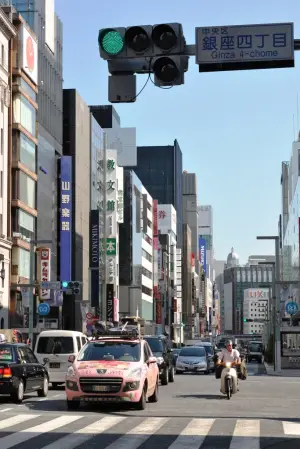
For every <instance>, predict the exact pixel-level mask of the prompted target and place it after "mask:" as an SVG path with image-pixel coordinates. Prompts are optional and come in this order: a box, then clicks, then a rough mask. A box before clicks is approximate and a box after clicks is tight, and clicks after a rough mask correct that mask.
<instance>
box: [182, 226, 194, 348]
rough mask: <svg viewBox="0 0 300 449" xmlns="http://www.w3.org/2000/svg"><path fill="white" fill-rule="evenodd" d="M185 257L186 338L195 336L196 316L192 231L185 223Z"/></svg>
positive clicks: (184, 321)
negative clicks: (193, 293) (194, 313)
mask: <svg viewBox="0 0 300 449" xmlns="http://www.w3.org/2000/svg"><path fill="white" fill-rule="evenodd" d="M183 236H184V239H183V257H182V284H183V288H182V321H183V323H184V325H185V327H184V338H185V339H187V340H190V339H192V338H193V337H194V333H195V329H194V318H193V304H192V260H191V254H192V233H191V230H190V228H189V226H188V225H183Z"/></svg>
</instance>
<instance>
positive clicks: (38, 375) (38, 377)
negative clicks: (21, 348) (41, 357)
mask: <svg viewBox="0 0 300 449" xmlns="http://www.w3.org/2000/svg"><path fill="white" fill-rule="evenodd" d="M25 352H26V353H27V356H28V359H29V360H30V361H31V363H32V365H33V368H34V372H35V379H34V380H35V385H36V386H35V388H41V387H42V386H43V382H44V373H45V368H44V366H43V365H42V364H41V363H39V361H38V359H37V358H36V356H35V355H34V353H33V351H32V350H31V349H30V348H29V347H26V348H25Z"/></svg>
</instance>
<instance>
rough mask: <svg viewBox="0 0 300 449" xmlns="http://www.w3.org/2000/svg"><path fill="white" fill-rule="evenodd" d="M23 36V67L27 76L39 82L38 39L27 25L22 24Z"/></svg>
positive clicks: (35, 82)
mask: <svg viewBox="0 0 300 449" xmlns="http://www.w3.org/2000/svg"><path fill="white" fill-rule="evenodd" d="M21 36H22V40H21V42H22V52H21V54H22V69H23V70H24V72H25V73H26V75H27V76H29V78H30V79H31V80H32V81H33V82H34V84H37V83H38V46H37V41H36V40H35V39H34V38H33V37H32V36H31V34H30V33H29V31H28V29H27V28H26V26H25V25H24V24H23V25H22V26H21Z"/></svg>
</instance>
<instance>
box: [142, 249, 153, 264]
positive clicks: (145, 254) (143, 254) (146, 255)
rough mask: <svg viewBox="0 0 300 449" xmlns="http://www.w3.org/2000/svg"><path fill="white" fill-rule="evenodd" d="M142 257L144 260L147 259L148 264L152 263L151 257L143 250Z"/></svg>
mask: <svg viewBox="0 0 300 449" xmlns="http://www.w3.org/2000/svg"><path fill="white" fill-rule="evenodd" d="M142 256H143V257H145V259H147V260H148V261H149V262H152V256H151V255H150V254H149V253H147V251H145V250H144V249H142Z"/></svg>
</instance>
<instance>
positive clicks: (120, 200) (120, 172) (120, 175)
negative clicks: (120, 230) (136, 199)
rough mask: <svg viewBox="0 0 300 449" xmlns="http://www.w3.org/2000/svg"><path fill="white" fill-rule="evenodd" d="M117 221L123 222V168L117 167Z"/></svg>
mask: <svg viewBox="0 0 300 449" xmlns="http://www.w3.org/2000/svg"><path fill="white" fill-rule="evenodd" d="M117 185H118V192H117V221H118V223H123V222H124V171H123V167H117Z"/></svg>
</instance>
